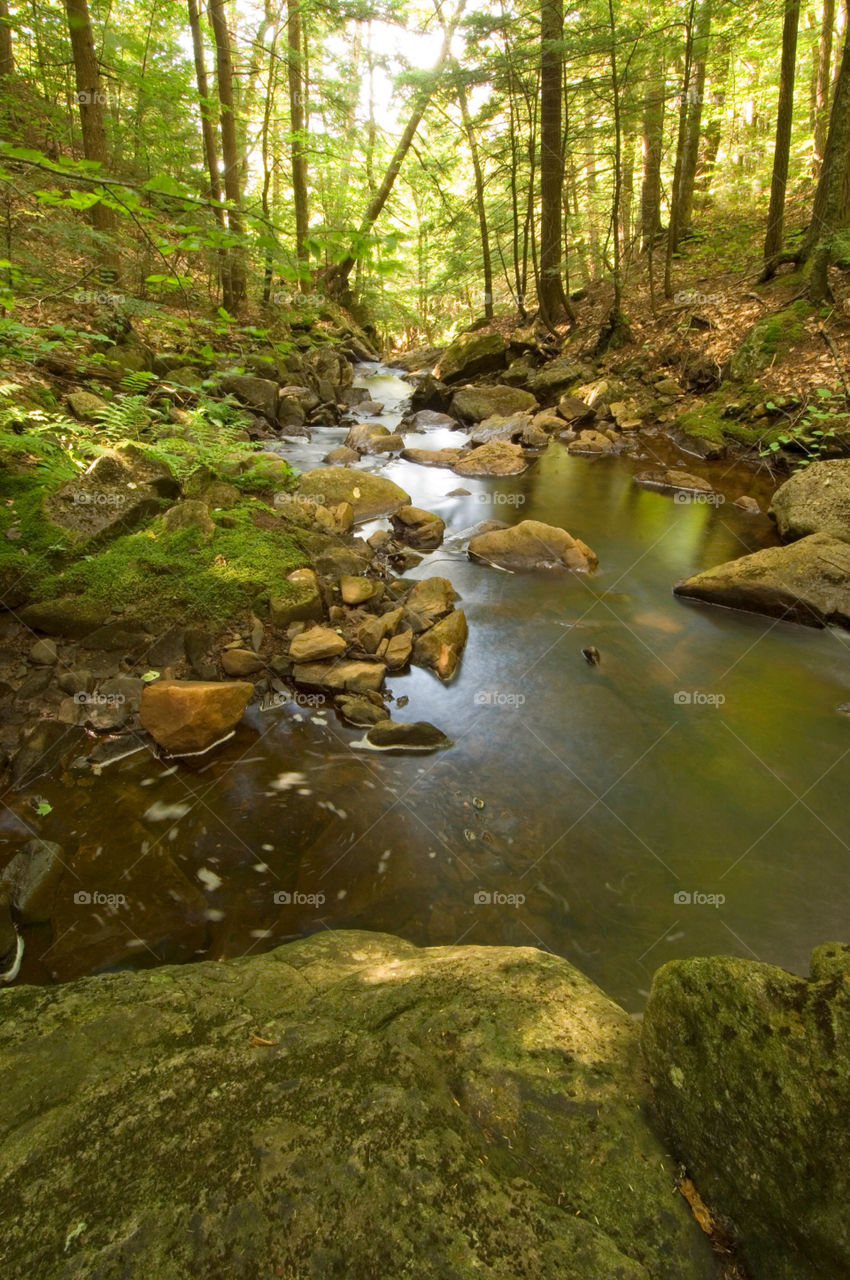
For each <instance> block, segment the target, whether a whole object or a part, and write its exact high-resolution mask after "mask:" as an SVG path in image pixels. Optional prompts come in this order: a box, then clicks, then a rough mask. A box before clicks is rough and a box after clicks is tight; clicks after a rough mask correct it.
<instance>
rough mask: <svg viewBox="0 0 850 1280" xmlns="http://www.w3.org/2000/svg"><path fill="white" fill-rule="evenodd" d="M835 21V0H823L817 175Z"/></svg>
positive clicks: (817, 85) (817, 83)
mask: <svg viewBox="0 0 850 1280" xmlns="http://www.w3.org/2000/svg"><path fill="white" fill-rule="evenodd" d="M834 23H835V0H823V16H822V18H821V27H820V42H819V44H818V55H817V77H816V79H815V104H814V106H815V119H814V130H813V132H814V152H813V156H812V171H813V173H814V175H815V177H817V176H818V174H819V173H820V170H821V165H822V164H823V152H824V147H825V146H826V130H827V126H828V124H829V72H830V64H831V62H832V28H833V25H834Z"/></svg>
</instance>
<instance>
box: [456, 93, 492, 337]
mask: <svg viewBox="0 0 850 1280" xmlns="http://www.w3.org/2000/svg"><path fill="white" fill-rule="evenodd" d="M457 98H458V103H459V104H460V114H461V119H462V120H463V127H464V131H465V133H466V138H467V142H468V143H469V153H470V156H471V157H472V171H473V173H474V175H475V203H476V206H477V208H478V226H479V228H480V232H481V265H482V271H483V275H484V315H485V318H486V319H487V320H492V318H493V262H492V258H491V256H490V232H489V229H488V227H487V205H486V203H485V201H484V175H483V173H482V171H481V157H480V155H479V154H478V141H477V139H476V137H475V129H474V128H473V125H472V120H471V119H470V116H469V105H468V103H467V101H466V89H465V88H464V86H463V81H462V80H460V79H459V80H458V84H457Z"/></svg>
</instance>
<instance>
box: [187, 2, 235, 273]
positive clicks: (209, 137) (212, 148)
mask: <svg viewBox="0 0 850 1280" xmlns="http://www.w3.org/2000/svg"><path fill="white" fill-rule="evenodd" d="M188 8H189V28H190V30H191V32H192V52H193V54H194V59H195V80H196V82H197V85H198V97H199V98H200V110H201V138H202V140H203V144H204V160H205V162H206V166H207V174H208V175H209V180H210V186H209V194H210V199H211V200H212V202H213V214H214V216H215V220H216V222H217V223H218V225H219V227H221V228H222V230H223V229H224V228H225V227H226V226H227V220H226V218H225V216H224V209H223V208H222V204H221V177H220V174H219V164H218V144H217V141H216V131H215V117H214V115H213V111H212V108H211V104H210V90H209V83H208V81H207V68H206V63H205V62H204V40H203V36H202V34H201V17H200V13H199V12H198V4H197V0H188ZM218 266H219V274H220V277H221V280H220V283H221V287H222V294H223V295H224V294H228V295H229V288H228V285H227V282H226V279H225V277H226V276H227V273H228V269H229V268H228V261H227V254H226V253H225V252H224V251H222V252H221V253H220V254H219V264H218Z"/></svg>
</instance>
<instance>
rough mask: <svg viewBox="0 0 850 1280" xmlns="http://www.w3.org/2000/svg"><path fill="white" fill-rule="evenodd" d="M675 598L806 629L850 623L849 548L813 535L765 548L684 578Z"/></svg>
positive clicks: (824, 536)
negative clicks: (760, 616)
mask: <svg viewBox="0 0 850 1280" xmlns="http://www.w3.org/2000/svg"><path fill="white" fill-rule="evenodd" d="M673 590H674V592H675V594H676V595H677V596H685V597H687V598H688V599H691V600H704V601H706V602H707V603H708V604H720V605H725V606H726V608H728V609H745V610H747V611H748V612H750V613H765V614H767V615H768V616H769V617H771V618H783V619H785V620H786V621H787V622H802V623H804V624H805V625H806V626H810V627H823V626H826V625H827V623H835V624H836V625H837V626H841V627H850V546H848V544H847V543H846V542H844V541H842V540H841V539H839V538H833V537H830V535H829V534H826V533H813V534H811V535H810V536H809V537H808V538H801V539H800V541H799V542H795V543H793V544H792V545H791V546H789V547H767V548H766V549H765V550H764V551H754V552H753V553H752V554H751V555H748V556H741V557H740V558H739V559H737V560H727V561H726V563H725V564H720V565H717V566H716V568H714V569H706V570H705V572H704V573H697V574H695V575H694V576H693V577H692V578H686V579H685V581H684V582H679V583H677V585H676V586H675V587H674V588H673Z"/></svg>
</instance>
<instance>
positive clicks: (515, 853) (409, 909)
mask: <svg viewBox="0 0 850 1280" xmlns="http://www.w3.org/2000/svg"><path fill="white" fill-rule="evenodd" d="M366 381H367V382H368V385H369V388H370V390H371V391H372V393H373V394H374V396H375V398H376V399H378V400H382V401H384V403H385V404H386V405H387V410H388V412H386V413H385V414H384V415H383V417H382V418H381V419H380V420H381V421H385V422H386V423H387V425H388V426H391V427H392V426H394V425H395V423H396V422H397V421H398V413H399V408H400V406H401V405H402V403H403V397H404V396H406V394H407V392H408V390H409V388H408V387H407V385H406V384H404V383H402V382H400V380H399V379H397V378H395V377H393V376H390V375H385V374H379V375H377V377H375V378H368V379H367V380H366ZM344 434H345V431H344V429H339V428H324V429H320V430H317V431H316V432H315V433H314V438H313V440H312V441H311V442H292V443H289V444H284V445H282V446H281V448H282V449H283V451H284V452H286V453H287V455H288V456H290V457H292V459H293V461H294V462H295V463H296V465H298V466H301V467H304V466H308V465H316V464H317V463H318V461H319V460H320V459H321V457H323V456H324V454H325V453H326V452H327V451H328V449H329V448H332V447H334V445H335V444H338V443H339V442H340V441H341V439H342V438H343V437H344ZM409 442H410V443H417V444H419V445H424V446H426V447H431V445H432V444H433V443H434V442H433V440H432V439H431V438H428V439H427V440H426V439H423V437H422V436H418V437H415V438H414V437H411V439H410V441H409ZM363 465H365V466H368V467H377V468H381V469H383V470H385V471H386V474H388V475H390V476H391V477H392V479H394V480H396V481H397V482H398V483H400V484H401V485H402V486H403V487H404V488H405V489H406V490H407V491H408V492H409V493H410V494H412V495H413V498H414V501H415V502H416V503H417V504H418V505H421V506H424V507H427V508H431V509H433V510H436V511H439V513H440V514H441V516H442V517H443V519H445V520H446V522H447V525H448V533H449V541H448V545H447V547H444V548H442V549H441V550H440V551H438V552H435V553H434V554H433V555H431V556H429V557H426V559H425V561H424V562H423V564H422V565H420V566H419V567H418V568H417V570H416V571H415V574H416V575H417V576H427V575H429V574H432V573H435V572H436V573H441V574H446V575H447V576H449V577H451V579H452V581H453V582H454V584H455V586H456V588H457V590H458V591H459V592H460V594H461V596H462V598H463V607H464V608H465V610H466V612H467V617H468V620H469V624H470V640H469V645H468V648H467V651H466V654H465V656H464V660H463V664H462V667H461V670H460V673H459V675H458V677H457V678H456V680H455V681H454V682H453V684H452V685H450V686H449V687H444V686H442V685H441V684H440V683H439V682H438V681H437V680H436V679H435V678H433V677H432V676H431V675H429V674H427V673H425V672H423V671H419V670H413V671H411V672H409V673H408V674H404V675H394V676H393V677H392V679H391V682H390V683H391V688H392V691H393V693H394V694H395V695H396V696H400V695H402V694H404V695H405V696H406V697H407V698H408V699H409V705H408V706H407V707H406V709H405V710H404V712H400V713H397V718H407V719H420V718H421V719H427V720H431V721H432V722H433V723H435V724H437V725H439V726H440V727H441V728H442V729H443V730H444V731H445V732H446V733H448V734H449V735H450V736H451V737H452V738H453V740H454V742H455V744H456V745H455V747H454V749H453V750H452V751H449V752H445V753H441V754H439V755H436V756H430V757H424V758H423V757H408V756H395V757H392V756H385V755H375V754H365V753H362V752H357V751H353V750H352V749H351V743H352V742H353V741H354V740H355V739H357V738H359V737H360V733H359V732H358V731H355V730H352V729H350V728H348V727H346V726H343V725H342V724H341V723H340V722H338V720H337V719H336V716H335V714H334V713H333V710H332V709H329V710H326V711H324V712H321V711H319V712H314V711H311V710H310V709H306V710H305V709H304V708H300V709H299V708H298V707H297V706H295V704H293V703H288V704H286V705H282V706H277V707H275V708H273V709H270V710H265V711H261V710H259V709H254V710H253V711H252V713H251V715H250V718H249V722H248V724H247V725H245V726H243V727H242V728H241V729H240V731H239V733H238V734H237V736H236V737H235V738H234V739H233V740H232V741H231V742H230V743H228V744H227V745H226V746H225V747H224V748H222V749H221V751H220V752H219V754H217V755H216V756H215V757H214V758H213V759H211V760H210V761H208V762H205V763H204V764H202V765H201V766H200V767H199V768H197V769H189V768H187V767H186V766H181V767H180V768H179V769H177V770H176V771H169V770H167V769H165V768H164V766H163V765H162V763H161V762H159V761H156V760H155V759H154V758H152V757H151V756H150V755H149V754H142V755H137V756H134V757H131V758H129V759H127V760H125V761H123V762H122V763H121V764H119V765H117V766H115V767H114V768H113V769H112V770H111V771H107V772H105V773H104V774H103V776H102V777H100V778H89V779H86V780H85V781H84V782H79V781H72V780H71V779H67V780H65V781H64V782H62V783H57V784H55V785H54V786H53V787H52V790H50V792H49V794H48V799H49V800H50V801H51V802H52V803H53V805H54V813H53V815H51V817H50V818H49V819H46V820H45V823H44V827H43V834H44V835H45V836H46V837H47V838H52V839H56V840H60V841H61V842H62V843H63V846H64V847H65V849H66V851H67V852H68V854H69V855H70V860H71V862H72V865H73V866H75V867H78V868H79V867H82V868H84V869H85V868H87V870H86V872H85V874H87V875H91V876H92V877H94V878H95V879H97V882H98V883H99V884H103V885H106V884H113V885H114V886H115V887H116V889H117V888H118V887H119V886H120V885H122V884H123V885H125V887H126V886H127V885H128V884H129V885H130V887H131V890H132V892H131V891H130V890H128V897H129V898H130V900H131V902H132V903H136V907H135V908H133V909H131V910H130V911H129V912H128V913H127V915H126V916H125V917H123V918H122V925H121V927H124V928H127V929H129V930H131V932H133V934H134V935H135V936H136V937H137V939H138V943H137V944H136V945H135V950H131V951H129V952H128V956H129V962H132V963H137V964H143V965H145V964H153V963H156V962H159V961H160V960H162V959H170V958H179V959H186V958H189V956H190V955H204V956H207V957H214V958H215V957H223V956H236V955H241V954H244V953H245V952H247V951H251V950H258V949H263V948H267V947H271V946H274V945H276V944H278V943H279V942H281V941H284V940H285V939H287V938H290V937H293V936H297V935H299V934H301V933H303V932H308V931H314V930H316V929H322V928H335V927H357V928H366V929H376V930H386V931H388V932H395V933H400V934H402V935H403V936H405V937H407V938H409V939H411V940H412V941H414V942H417V943H434V944H444V943H445V944H449V943H454V942H457V941H459V940H463V941H466V942H475V943H513V944H521V945H532V946H543V947H548V948H551V949H552V950H553V951H555V952H557V953H559V954H561V955H564V956H566V957H567V958H569V959H570V960H572V961H573V962H575V963H576V964H577V965H579V967H581V968H582V969H583V970H584V971H585V972H587V973H588V974H589V975H590V976H591V977H592V978H594V979H595V980H596V981H598V982H599V983H601V985H602V986H603V987H604V988H605V989H606V990H607V991H609V992H610V993H611V994H612V995H613V996H614V997H615V998H617V999H619V1000H621V1001H622V1002H623V1003H625V1004H626V1005H627V1006H629V1007H632V1008H638V1007H640V1005H641V1003H642V999H643V995H642V993H643V992H645V990H646V988H647V985H648V981H649V976H650V973H651V971H652V969H653V968H655V967H656V966H657V965H658V964H659V963H661V962H662V961H663V960H665V959H668V958H671V957H674V956H684V955H689V954H694V953H705V952H717V951H723V952H733V953H736V954H741V955H756V956H758V957H760V958H761V959H764V960H766V961H771V962H776V963H780V964H784V965H786V966H788V967H791V968H796V969H798V970H801V971H802V970H804V969H805V967H806V961H807V955H808V951H809V949H810V948H811V947H812V946H813V945H814V944H815V943H817V942H819V941H822V940H824V939H825V938H829V937H833V936H835V937H841V936H843V934H844V932H845V920H844V916H845V912H844V906H843V904H844V902H845V901H846V894H847V892H848V890H850V858H848V856H847V854H848V846H847V838H848V837H847V830H846V819H845V814H846V799H845V793H846V784H845V774H846V770H847V759H846V757H847V753H848V751H850V723H848V721H847V719H846V718H844V717H843V716H841V715H838V714H836V712H835V706H836V705H837V704H838V703H841V702H844V701H846V700H847V696H848V695H847V673H848V665H847V649H846V644H847V641H846V639H845V638H844V637H843V636H841V635H840V634H838V633H834V632H814V631H810V630H808V629H806V628H803V627H794V626H790V625H787V624H782V623H777V622H775V621H774V620H762V619H759V618H756V617H750V616H745V615H737V614H733V613H730V612H725V611H721V610H710V609H707V608H704V607H701V606H695V605H688V604H685V603H683V602H681V601H677V600H675V599H674V598H673V596H672V594H671V587H672V585H673V583H674V582H675V581H676V580H677V579H679V578H681V577H683V576H685V575H686V574H689V573H693V572H695V571H696V570H698V569H701V568H704V567H707V566H709V565H711V564H714V563H717V562H719V561H720V560H723V559H727V558H729V557H730V556H733V555H736V554H743V553H744V552H745V551H748V550H751V549H754V548H756V547H758V546H761V545H766V544H767V543H769V542H770V541H771V540H772V537H773V535H772V530H771V527H770V524H769V522H768V521H767V520H765V519H755V520H754V519H753V518H752V517H751V516H746V515H744V514H743V513H741V512H740V511H738V510H737V509H736V508H734V507H733V506H732V505H731V501H730V502H727V503H726V504H725V505H723V506H720V507H715V506H710V505H706V504H696V503H693V504H681V505H680V504H676V503H674V502H673V501H672V500H671V499H670V498H669V497H664V496H661V495H658V494H655V493H651V492H648V491H645V490H643V489H640V488H638V487H636V486H635V485H634V484H633V483H632V473H633V470H634V469H635V463H634V462H633V461H630V460H628V459H623V458H599V459H589V458H581V457H570V456H569V455H568V454H567V452H566V450H565V449H564V448H563V447H562V446H560V445H558V444H553V445H552V446H551V447H550V448H549V450H548V451H547V453H546V454H545V455H543V456H542V457H541V458H540V459H539V460H538V461H537V462H536V463H535V464H534V465H533V466H532V467H531V468H530V469H529V470H528V471H527V472H526V473H524V474H523V475H522V476H518V477H511V478H506V479H500V480H480V479H470V480H467V479H464V480H463V481H461V480H460V479H459V478H458V477H457V476H455V475H454V474H453V473H452V472H450V471H440V470H434V469H430V468H423V467H417V466H415V465H413V464H409V463H406V462H404V461H403V460H400V459H392V460H387V459H383V458H380V459H369V460H368V461H366V462H364V463H363ZM638 465H641V464H638ZM702 470H703V471H704V472H705V473H708V470H710V469H707V468H704V467H703V468H702ZM723 470H724V468H723V464H715V465H714V468H713V470H712V471H711V474H712V478H713V479H714V480H715V482H716V483H720V484H721V486H723V485H725V486H726V491H727V493H728V496H729V497H730V499H731V498H733V497H735V496H737V495H738V494H739V493H740V492H741V491H742V489H743V488H744V483H743V481H742V479H741V475H740V473H739V474H738V475H735V474H734V473H730V474H727V475H725V476H723V475H722V474H721V473H722V471H723ZM459 487H460V488H465V489H468V490H469V494H468V495H467V496H460V497H452V498H449V497H447V494H448V493H449V491H450V490H452V489H456V488H459ZM754 487H755V488H757V486H751V491H753V488H754ZM497 498H498V499H499V500H498V501H497V500H496V499H497ZM493 517H495V518H499V519H504V520H507V521H513V520H515V519H522V518H534V519H539V520H544V521H547V522H549V523H553V524H560V525H563V526H564V527H566V528H567V529H569V530H570V532H572V533H574V534H576V535H578V536H580V537H582V538H583V539H585V540H586V541H587V542H588V543H589V544H590V545H591V546H592V547H593V548H594V550H595V551H596V552H597V554H598V556H599V561H600V568H599V571H598V572H597V573H596V574H594V575H592V576H591V577H589V578H582V577H568V576H563V577H535V576H514V575H509V574H505V573H500V572H498V571H495V570H492V569H487V568H483V567H482V566H480V565H476V564H472V563H471V562H469V561H468V559H467V558H466V556H465V554H463V553H462V552H461V551H458V550H452V546H451V535H452V534H453V533H457V532H459V531H461V530H464V529H468V528H469V527H470V526H472V525H474V524H475V523H476V522H478V521H480V520H482V519H485V518H493ZM587 644H594V645H595V646H596V647H597V648H598V649H599V650H600V653H601V655H602V661H601V665H600V666H599V667H598V668H592V667H589V666H588V665H587V664H586V663H585V662H584V661H583V660H582V658H581V654H580V650H581V648H582V647H583V646H585V645H587ZM155 801H158V802H161V803H162V804H163V805H165V806H173V805H178V804H179V805H186V806H189V807H188V808H187V810H186V812H185V813H184V814H183V815H182V816H180V817H178V818H175V819H174V820H169V821H165V822H163V821H154V820H152V819H151V818H150V816H145V815H149V814H150V811H151V806H152V804H153V803H154V802H155ZM75 850H76V851H77V852H76V853H75V852H74V851H75ZM80 851H83V852H80ZM164 853H167V855H168V858H169V860H170V861H171V862H173V863H174V864H176V865H177V867H178V868H179V869H180V871H181V872H182V874H183V876H184V877H185V881H186V882H187V883H188V885H190V886H191V888H192V895H190V896H189V897H188V898H186V899H185V900H184V899H181V898H180V894H179V893H177V895H176V901H178V902H180V903H182V905H181V906H180V907H179V908H178V909H179V910H182V911H184V914H185V916H186V918H187V919H190V920H191V929H190V930H189V932H188V933H186V931H185V930H183V932H181V930H180V929H179V928H178V929H176V930H175V937H177V938H178V941H177V942H175V943H174V944H173V945H172V944H171V943H169V939H168V937H164V936H160V935H161V934H162V929H161V928H159V929H158V927H157V921H156V920H155V919H154V918H152V916H153V914H155V913H152V912H151V910H150V908H149V906H146V905H145V895H146V892H147V889H146V886H149V885H151V884H152V883H154V882H155V881H156V878H157V876H158V875H164V874H165V871H164V870H163V868H164V866H165V864H164V862H163V863H160V862H159V861H158V860H157V859H158V856H159V854H164ZM131 864H132V867H131V870H130V872H129V873H128V871H127V868H128V867H130V866H131ZM81 874H83V873H82V872H81ZM694 893H705V894H713V895H715V897H716V896H717V895H722V896H724V897H725V903H724V904H723V905H721V906H712V905H706V904H704V903H699V902H695V901H693V895H694ZM677 894H679V895H682V894H690V895H692V900H691V901H690V902H687V901H676V895H677ZM134 895H135V896H134ZM160 897H161V895H160ZM199 902H200V904H201V906H203V908H204V912H203V921H202V922H200V923H199V921H198V920H197V919H196V916H197V911H198V903H199ZM187 903H188V905H186V904H187ZM157 909H159V908H157ZM72 923H73V922H72ZM104 927H105V926H104ZM87 928H88V934H86V931H85V929H82V928H81V929H80V937H81V940H82V941H81V947H80V950H79V951H78V952H77V953H75V954H76V959H73V958H71V959H66V960H65V961H63V962H62V963H61V964H57V960H56V955H57V949H56V948H55V947H54V946H53V945H52V938H53V935H50V934H48V933H45V934H44V943H45V946H44V948H42V950H44V951H46V954H45V955H44V958H43V959H41V958H40V955H41V952H40V951H39V948H38V947H37V946H30V947H28V952H27V958H26V962H25V963H26V965H27V966H28V967H27V968H26V969H25V973H24V976H25V978H26V979H28V980H31V981H33V980H35V981H44V980H49V979H50V978H51V977H52V976H58V977H60V978H64V977H69V976H74V974H75V973H76V972H79V971H82V969H84V968H85V967H86V965H88V967H97V966H98V950H97V945H96V941H97V936H96V935H97V927H96V926H94V925H92V924H91V922H89V924H88V925H87ZM54 933H55V930H54ZM154 935H156V937H155V936H154ZM87 939H88V941H87ZM60 950H61V948H60Z"/></svg>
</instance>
